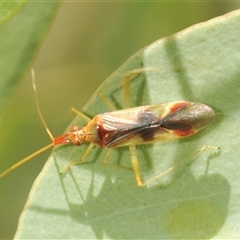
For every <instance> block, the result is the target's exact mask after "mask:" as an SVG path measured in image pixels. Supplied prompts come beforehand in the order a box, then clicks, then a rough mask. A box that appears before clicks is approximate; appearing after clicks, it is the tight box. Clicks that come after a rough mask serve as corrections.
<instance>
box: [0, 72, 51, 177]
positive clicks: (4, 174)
mask: <svg viewBox="0 0 240 240" xmlns="http://www.w3.org/2000/svg"><path fill="white" fill-rule="evenodd" d="M31 74H32V85H33V90H34V95H35V102H36V107H37V112H38V115H39V117H40V120H41V122H42V124H43V126H44V128H45V130H46V132H47V134H48V135H49V137H50V138H51V140H52V143H50V144H48V145H47V146H45V147H43V148H41V149H39V150H37V151H36V152H34V153H32V154H31V155H29V156H27V157H25V158H23V159H22V160H20V161H19V162H17V163H15V164H14V165H12V166H11V167H9V168H8V169H6V170H5V171H3V172H2V173H0V178H3V177H4V176H6V175H7V174H8V173H10V172H11V171H13V170H14V169H16V168H18V167H20V166H21V165H23V164H24V163H26V162H27V161H29V160H31V159H32V158H34V157H35V156H37V155H39V154H40V153H42V152H45V151H46V150H47V149H49V148H51V147H53V146H54V137H53V135H52V133H51V131H50V130H49V128H48V126H47V123H46V121H45V119H44V117H43V115H42V112H41V109H40V104H39V101H38V95H37V89H36V83H35V74H34V70H33V69H31Z"/></svg>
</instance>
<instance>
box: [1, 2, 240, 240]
mask: <svg viewBox="0 0 240 240" xmlns="http://www.w3.org/2000/svg"><path fill="white" fill-rule="evenodd" d="M239 7H240V3H230V2H222V3H217V2H192V3H189V2H185V3H184V2H174V3H164V2H159V3H148V2H145V3H133V2H132V3H126V2H122V3H121V2H119V3H109V2H108V3H103V2H94V3H83V2H65V3H63V4H62V6H61V7H60V10H59V12H58V14H57V16H56V19H55V21H54V24H53V25H52V28H51V29H50V31H49V33H48V35H47V37H46V39H45V41H44V42H43V44H42V47H41V49H40V51H39V54H38V55H37V58H36V61H35V62H34V63H33V65H32V66H33V67H34V69H35V73H36V79H37V88H38V95H39V100H40V104H41V109H42V112H43V115H44V117H45V120H46V122H47V124H48V126H49V128H50V129H51V131H52V133H53V135H54V136H57V135H61V133H62V132H63V131H64V130H65V129H66V127H67V126H68V124H69V123H70V122H71V120H72V116H71V113H70V108H71V107H75V108H78V109H81V108H82V107H83V106H84V104H85V103H86V102H87V101H88V99H89V98H90V96H91V95H92V94H93V92H94V91H95V90H96V89H97V87H98V86H99V85H100V84H101V83H102V82H103V81H104V80H105V79H106V78H107V77H108V76H109V75H110V74H111V73H113V72H114V71H115V70H116V69H117V68H118V67H119V66H120V65H121V64H122V63H124V61H125V60H127V59H128V58H129V57H130V56H131V55H132V54H133V53H135V52H136V51H138V50H139V49H141V48H143V47H145V46H147V45H148V44H150V43H152V42H154V41H155V40H157V39H160V38H162V37H165V36H169V35H171V34H174V33H176V32H178V31H181V30H183V29H185V28H187V27H189V26H191V25H193V24H196V23H199V22H203V21H207V20H209V19H211V18H214V17H217V16H220V15H223V14H225V13H228V12H230V11H233V10H235V9H238V8H239ZM223 47H224V46H223ZM1 129H2V131H1V140H0V159H1V162H2V161H3V160H4V162H5V164H6V166H10V165H11V164H13V163H15V162H17V161H18V160H20V159H21V158H23V157H25V156H27V155H29V154H31V153H32V152H34V151H36V150H37V149H39V148H41V147H43V146H45V145H47V144H48V143H49V142H50V140H49V137H48V136H47V134H46V133H45V130H44V128H43V126H42V124H41V122H40V120H39V117H38V115H37V112H36V107H35V103H34V95H33V90H32V86H31V76H30V72H28V73H27V74H26V77H25V79H23V81H22V84H21V86H20V88H19V91H18V93H17V94H16V96H15V97H14V99H13V100H12V101H11V102H10V103H9V104H8V106H7V108H6V111H5V114H4V116H3V118H2V121H1ZM49 153H50V152H46V153H44V154H41V155H40V156H39V157H37V158H35V159H34V160H33V161H31V162H29V163H28V164H26V165H24V166H22V167H21V168H20V169H18V170H16V171H15V172H13V173H11V174H9V175H8V176H6V177H5V178H4V179H2V180H1V188H0V196H1V197H0V216H1V217H0V239H7V238H9V239H11V238H12V237H13V235H14V233H15V231H16V228H17V222H18V218H19V216H20V213H21V211H22V208H23V206H24V204H25V202H26V199H27V196H28V193H29V190H30V189H31V186H32V184H33V182H34V179H35V178H36V176H37V175H38V173H39V172H40V171H41V169H42V167H43V164H44V163H45V161H46V159H47V157H48V155H49ZM1 169H2V167H1Z"/></svg>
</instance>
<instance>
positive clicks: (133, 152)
mask: <svg viewBox="0 0 240 240" xmlns="http://www.w3.org/2000/svg"><path fill="white" fill-rule="evenodd" d="M206 149H214V150H219V149H220V148H219V147H215V146H211V145H205V146H203V147H202V148H200V149H199V150H197V151H196V152H194V153H193V154H192V155H190V156H189V157H187V158H186V159H184V160H183V161H181V162H179V163H177V164H175V165H174V166H172V167H171V168H169V169H167V170H165V171H163V172H160V173H159V174H157V175H156V176H154V177H152V178H150V179H149V180H148V181H146V182H143V181H142V179H141V174H140V169H139V164H138V159H137V152H136V147H135V146H130V147H129V151H130V156H131V162H132V167H133V172H134V176H135V179H136V182H137V185H138V186H140V187H143V186H146V185H147V184H149V183H151V182H153V181H154V180H156V179H158V178H160V177H162V176H164V175H165V174H167V173H169V172H170V171H172V170H173V169H174V168H176V167H178V166H180V165H182V164H183V163H185V162H187V161H189V160H192V159H193V158H194V157H195V156H196V155H198V154H199V153H201V152H202V151H204V150H206Z"/></svg>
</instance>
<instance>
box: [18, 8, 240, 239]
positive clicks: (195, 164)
mask: <svg viewBox="0 0 240 240" xmlns="http://www.w3.org/2000/svg"><path fill="white" fill-rule="evenodd" d="M239 22H240V11H235V12H232V13H230V14H228V15H225V16H222V17H219V18H215V19H213V20H211V21H208V22H206V23H201V24H198V25H195V26H193V27H191V28H189V29H187V30H185V31H182V32H180V33H177V34H176V35H174V36H171V37H169V38H165V39H162V40H159V41H157V42H155V43H153V44H151V45H149V46H147V47H146V48H144V49H142V50H140V51H139V52H137V53H136V54H134V55H133V56H132V57H131V58H130V59H129V60H127V61H126V63H125V64H123V65H122V66H121V67H120V68H119V69H118V70H117V71H116V72H114V73H113V74H112V75H111V76H110V77H109V78H108V79H107V80H106V81H105V82H104V83H103V84H102V85H101V86H100V88H99V89H98V90H97V92H96V93H95V94H94V95H93V97H92V98H91V99H90V100H89V102H88V103H87V104H86V106H85V107H84V108H83V109H82V111H83V112H85V113H86V114H87V115H88V116H90V117H93V116H95V115H96V114H98V113H102V112H106V111H108V108H107V106H105V105H104V103H103V102H102V101H101V99H100V98H99V93H100V92H102V93H104V95H105V96H106V97H107V98H108V99H110V100H111V102H112V103H113V104H114V105H115V106H116V107H117V108H121V107H123V105H124V104H123V98H122V84H121V83H122V79H124V76H125V75H126V73H127V72H128V71H133V70H136V69H137V70H136V71H137V72H140V71H141V70H143V71H142V73H141V74H140V75H139V76H138V77H137V78H136V79H134V80H133V81H132V84H131V103H132V106H136V105H147V104H158V103H163V102H171V101H176V100H188V101H192V102H202V103H205V104H207V105H209V106H211V107H212V108H213V109H214V110H215V111H216V119H215V121H214V123H213V124H211V125H210V126H208V127H207V128H206V129H204V130H202V131H201V132H199V133H198V134H196V135H194V136H192V137H189V138H186V139H182V140H179V141H174V142H163V143H161V142H159V143H155V144H152V145H151V144H150V145H143V146H139V147H137V150H138V157H139V162H140V165H141V171H142V174H143V178H144V179H148V178H149V177H151V176H153V175H154V174H156V173H159V172H161V171H164V169H168V168H169V167H170V166H173V165H175V164H177V163H178V162H179V161H181V160H183V159H185V158H187V157H188V156H190V155H191V154H192V153H194V152H195V151H196V150H198V149H199V148H201V147H202V146H204V145H215V146H220V147H221V151H220V152H215V151H213V150H206V151H203V152H201V153H200V154H199V155H197V156H196V157H195V158H194V161H192V162H191V164H190V165H189V164H188V165H186V164H184V165H183V166H181V167H178V168H175V169H174V170H173V171H171V172H170V173H168V174H166V175H165V176H164V177H163V178H161V179H159V181H156V182H154V183H153V184H151V185H149V186H147V187H144V188H140V187H137V186H136V183H135V180H134V176H133V173H132V172H131V171H128V170H123V169H119V168H113V167H106V166H104V165H103V164H102V161H103V159H104V157H105V155H106V153H107V150H106V149H98V148H94V150H92V151H91V153H90V155H89V156H88V157H87V161H86V164H82V165H79V166H74V167H72V168H71V170H70V171H69V172H67V173H66V175H64V176H61V175H60V174H59V173H60V172H61V171H62V170H63V169H64V168H65V167H66V165H67V164H68V163H69V162H72V161H76V160H78V159H80V158H81V156H82V155H83V153H84V151H85V150H86V144H84V145H83V146H81V147H75V146H60V147H56V148H55V149H54V151H53V152H52V154H51V156H50V157H49V160H48V162H47V163H46V165H45V167H44V169H43V171H42V172H41V174H40V175H39V177H38V178H37V180H36V181H35V183H34V185H33V188H32V190H31V193H30V196H29V199H28V201H27V204H26V207H25V209H24V211H23V213H22V216H21V218H20V222H19V226H18V231H17V233H16V235H15V238H16V239H28V238H29V239H34V238H39V239H40V238H41V239H49V238H54V239H57V238H61V239H73V238H75V239H76V238H78V239H94V238H98V239H103V238H104V239H105V238H108V239H117V238H123V239H140V238H141V239H154V238H158V239H174V238H179V239H189V238H191V239H205V238H206V239H207V238H208V239H209V238H216V239H220V238H237V237H238V236H239V235H240V233H239V228H238V222H239V216H240V214H239V210H238V209H239V200H238V199H239V188H238V185H237V182H238V180H239V177H240V173H239V170H238V169H239V164H240V163H239V160H238V156H239V151H240V150H239V142H240V141H239V134H238V117H239V113H238V110H239V109H238V106H239V104H238V102H239V89H240V86H239V85H240V81H239V76H240V67H239V66H240V51H239V49H240V41H239V39H240V27H239ZM74 123H78V124H79V125H80V126H81V125H82V124H85V123H84V122H83V121H82V120H80V118H79V117H76V119H75V120H74ZM72 124H73V123H71V125H72ZM110 162H111V163H115V164H119V165H123V166H130V161H129V153H128V148H119V149H115V150H114V151H113V153H112V155H111V157H110ZM161 186H164V188H163V187H161ZM230 192H231V195H230Z"/></svg>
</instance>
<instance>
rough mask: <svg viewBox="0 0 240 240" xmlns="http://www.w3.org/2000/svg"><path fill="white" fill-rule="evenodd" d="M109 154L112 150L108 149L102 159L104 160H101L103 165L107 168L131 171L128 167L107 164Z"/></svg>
mask: <svg viewBox="0 0 240 240" xmlns="http://www.w3.org/2000/svg"><path fill="white" fill-rule="evenodd" d="M111 152H112V149H109V150H108V152H107V154H106V156H105V158H104V160H103V164H104V165H106V166H109V167H116V168H121V169H126V170H131V171H132V168H130V167H125V166H119V165H116V164H111V163H108V160H109V158H110V154H111Z"/></svg>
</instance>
